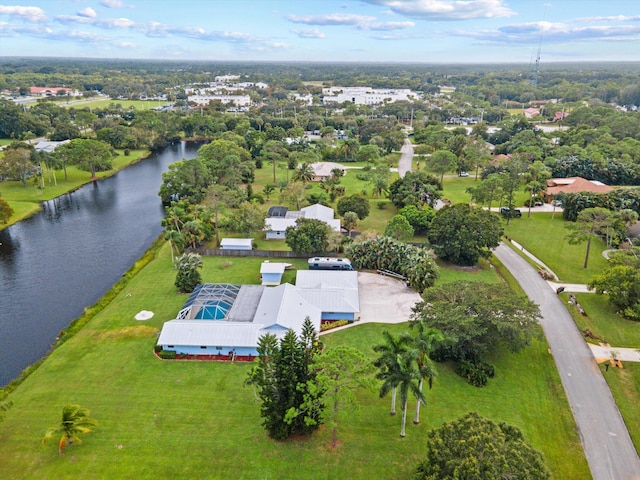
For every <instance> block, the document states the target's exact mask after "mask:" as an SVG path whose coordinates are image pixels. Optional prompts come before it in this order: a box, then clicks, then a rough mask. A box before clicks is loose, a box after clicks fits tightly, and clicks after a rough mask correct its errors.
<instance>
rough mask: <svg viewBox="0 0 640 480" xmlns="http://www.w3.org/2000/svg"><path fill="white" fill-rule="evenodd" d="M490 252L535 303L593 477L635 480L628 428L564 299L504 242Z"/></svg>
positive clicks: (639, 469)
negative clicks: (538, 309)
mask: <svg viewBox="0 0 640 480" xmlns="http://www.w3.org/2000/svg"><path fill="white" fill-rule="evenodd" d="M494 253H495V255H496V257H497V258H498V259H499V260H500V261H501V262H502V263H503V264H504V265H505V266H506V267H507V268H508V269H509V271H510V272H511V274H512V275H513V276H514V277H515V278H516V280H517V281H518V283H519V284H520V285H521V286H522V288H523V290H524V291H525V293H526V294H527V296H528V297H529V298H530V299H531V300H532V301H534V302H535V303H537V304H538V305H539V306H540V312H541V313H542V320H541V321H540V323H541V325H542V329H543V330H544V334H545V336H546V337H547V342H548V343H549V347H550V348H551V353H552V354H553V357H554V360H555V363H556V366H557V368H558V372H559V373H560V378H561V379H562V385H563V386H564V390H565V392H566V395H567V398H568V400H569V405H570V406H571V410H572V411H573V416H574V419H575V421H576V425H577V426H578V433H579V435H580V439H581V441H582V447H583V449H584V452H585V455H586V458H587V462H588V463H589V468H590V469H591V474H592V475H593V478H594V480H640V459H639V458H638V453H637V452H636V449H635V448H634V446H633V442H632V441H631V437H630V436H629V431H628V430H627V427H626V426H625V424H624V421H623V420H622V416H621V415H620V411H619V410H618V407H617V406H616V403H615V400H614V399H613V396H612V395H611V391H610V390H609V386H608V385H607V382H606V381H605V380H604V377H603V376H602V372H601V371H600V368H599V367H598V365H597V364H596V361H595V359H594V357H593V354H592V353H591V351H590V350H589V347H588V346H587V344H586V342H585V341H584V339H583V338H582V334H581V333H580V331H579V330H578V328H577V327H576V324H575V323H574V321H573V319H572V318H571V315H569V312H568V311H567V309H566V308H565V306H564V304H563V303H562V301H561V300H560V298H559V297H558V296H557V295H556V293H555V292H554V291H553V289H551V287H550V286H549V285H548V284H547V282H545V281H544V280H543V279H542V278H541V277H540V275H539V274H538V273H537V272H536V271H535V269H534V268H533V267H531V266H530V265H529V264H528V263H527V262H526V261H525V260H524V259H522V258H521V257H520V256H519V255H518V254H517V253H516V252H514V251H513V250H512V249H511V248H510V247H508V246H506V245H504V244H501V245H500V246H499V247H498V248H497V249H496V250H495V252H494Z"/></svg>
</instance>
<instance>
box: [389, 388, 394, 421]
mask: <svg viewBox="0 0 640 480" xmlns="http://www.w3.org/2000/svg"><path fill="white" fill-rule="evenodd" d="M389 413H390V414H391V415H395V414H396V389H395V387H394V389H393V391H392V392H391V412H389Z"/></svg>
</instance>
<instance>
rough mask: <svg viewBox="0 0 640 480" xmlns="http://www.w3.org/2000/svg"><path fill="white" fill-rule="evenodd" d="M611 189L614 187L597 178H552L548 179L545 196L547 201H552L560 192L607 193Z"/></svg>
mask: <svg viewBox="0 0 640 480" xmlns="http://www.w3.org/2000/svg"><path fill="white" fill-rule="evenodd" d="M611 190H613V187H610V186H609V185H605V184H604V183H602V182H599V181H597V180H586V179H584V178H582V177H568V178H552V179H550V180H547V191H546V192H545V198H546V200H547V201H550V200H551V199H552V198H553V197H555V196H556V195H558V194H560V193H578V192H591V193H607V192H610V191H611Z"/></svg>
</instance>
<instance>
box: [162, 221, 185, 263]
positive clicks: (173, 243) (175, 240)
mask: <svg viewBox="0 0 640 480" xmlns="http://www.w3.org/2000/svg"><path fill="white" fill-rule="evenodd" d="M164 239H165V240H168V241H169V248H170V249H171V264H172V265H173V264H175V257H174V252H173V250H174V248H175V251H176V252H175V253H180V250H181V249H182V248H184V245H185V241H184V236H183V235H182V234H181V233H180V232H179V231H177V230H166V231H165V232H164Z"/></svg>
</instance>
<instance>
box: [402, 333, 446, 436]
mask: <svg viewBox="0 0 640 480" xmlns="http://www.w3.org/2000/svg"><path fill="white" fill-rule="evenodd" d="M410 325H411V326H412V327H416V328H417V331H416V334H415V336H414V337H411V341H412V345H411V347H412V353H413V356H414V358H415V361H416V364H417V366H418V370H419V372H420V381H419V383H418V390H419V391H420V392H421V393H422V383H423V381H424V380H425V379H428V381H429V389H431V387H432V386H433V379H434V377H436V376H437V375H438V372H437V370H436V367H435V365H434V363H433V360H431V353H432V352H433V349H434V347H435V346H436V344H437V343H438V342H441V341H442V340H444V335H443V334H442V332H440V330H436V329H435V328H429V327H427V326H426V325H425V324H424V322H421V321H414V322H411V323H410ZM421 403H422V402H420V401H418V402H416V415H415V417H414V418H413V423H415V424H416V425H417V424H418V423H420V405H421Z"/></svg>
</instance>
